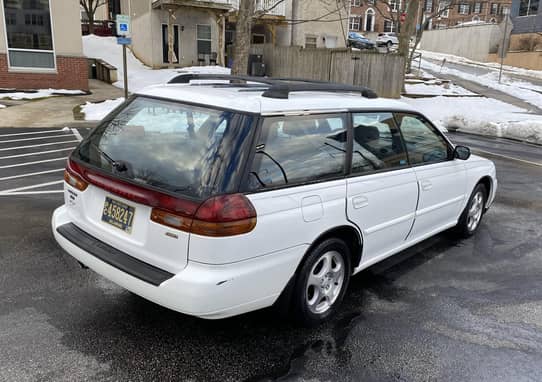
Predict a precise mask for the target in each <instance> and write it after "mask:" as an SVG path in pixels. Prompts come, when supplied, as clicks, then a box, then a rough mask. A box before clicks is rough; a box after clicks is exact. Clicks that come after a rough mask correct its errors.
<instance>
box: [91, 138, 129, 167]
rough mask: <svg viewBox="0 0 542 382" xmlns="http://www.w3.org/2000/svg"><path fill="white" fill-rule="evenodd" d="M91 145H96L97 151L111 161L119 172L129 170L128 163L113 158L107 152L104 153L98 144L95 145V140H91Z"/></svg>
mask: <svg viewBox="0 0 542 382" xmlns="http://www.w3.org/2000/svg"><path fill="white" fill-rule="evenodd" d="M90 144H91V146H92V147H94V149H95V150H96V151H98V153H99V154H100V155H101V156H102V157H103V158H104V159H105V160H106V161H108V162H109V164H110V165H111V166H113V168H114V169H115V170H117V171H119V172H123V171H126V170H128V167H127V166H126V163H124V162H121V161H116V160H114V159H113V158H111V157H110V156H109V155H107V154H106V153H104V152H103V151H102V150H101V149H100V148H99V147H98V146H97V145H95V144H94V143H93V142H90Z"/></svg>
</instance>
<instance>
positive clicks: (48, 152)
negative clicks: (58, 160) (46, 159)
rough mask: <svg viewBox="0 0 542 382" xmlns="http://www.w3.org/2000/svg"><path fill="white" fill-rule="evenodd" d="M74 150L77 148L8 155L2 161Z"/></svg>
mask: <svg viewBox="0 0 542 382" xmlns="http://www.w3.org/2000/svg"><path fill="white" fill-rule="evenodd" d="M74 148H75V147H66V148H65V149H58V150H47V151H39V152H37V153H26V154H17V155H8V156H5V157H0V159H11V158H20V157H28V156H32V155H41V154H50V153H57V152H59V151H68V150H73V149H74Z"/></svg>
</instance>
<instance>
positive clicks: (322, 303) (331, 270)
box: [305, 251, 345, 314]
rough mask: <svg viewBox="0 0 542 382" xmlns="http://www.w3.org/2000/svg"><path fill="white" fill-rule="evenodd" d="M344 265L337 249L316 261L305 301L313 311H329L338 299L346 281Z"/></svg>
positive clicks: (317, 312) (320, 312) (319, 312)
mask: <svg viewBox="0 0 542 382" xmlns="http://www.w3.org/2000/svg"><path fill="white" fill-rule="evenodd" d="M344 267H345V265H344V260H343V257H342V256H341V255H340V253H339V252H337V251H329V252H326V253H324V254H323V255H322V256H320V258H319V259H318V260H317V261H316V262H315V263H314V265H313V267H312V269H311V272H310V274H309V278H308V280H307V286H306V288H305V302H306V304H307V306H308V308H309V310H310V311H311V312H312V313H314V314H322V313H324V312H326V311H328V310H329V308H331V306H332V305H333V303H334V302H335V301H336V300H337V298H338V297H339V294H340V293H341V290H342V287H343V283H344Z"/></svg>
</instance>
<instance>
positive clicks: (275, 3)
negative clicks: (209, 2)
mask: <svg viewBox="0 0 542 382" xmlns="http://www.w3.org/2000/svg"><path fill="white" fill-rule="evenodd" d="M213 1H216V0H213ZM222 1H229V4H231V5H232V6H233V8H234V9H238V8H239V0H221V2H222ZM254 2H255V3H256V4H255V10H256V12H261V11H265V14H266V15H272V16H286V1H285V0H282V1H281V0H254Z"/></svg>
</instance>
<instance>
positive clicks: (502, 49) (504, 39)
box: [499, 8, 509, 84]
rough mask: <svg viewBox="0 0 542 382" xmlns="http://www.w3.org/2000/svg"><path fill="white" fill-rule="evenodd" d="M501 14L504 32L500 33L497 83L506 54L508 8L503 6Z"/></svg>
mask: <svg viewBox="0 0 542 382" xmlns="http://www.w3.org/2000/svg"><path fill="white" fill-rule="evenodd" d="M503 11H504V12H503V14H504V33H503V35H502V43H501V52H500V53H501V67H500V69H499V84H500V83H501V77H502V66H503V64H504V57H505V56H506V47H507V44H506V38H507V36H506V34H507V32H508V31H507V29H508V14H509V10H508V8H505V9H503Z"/></svg>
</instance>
